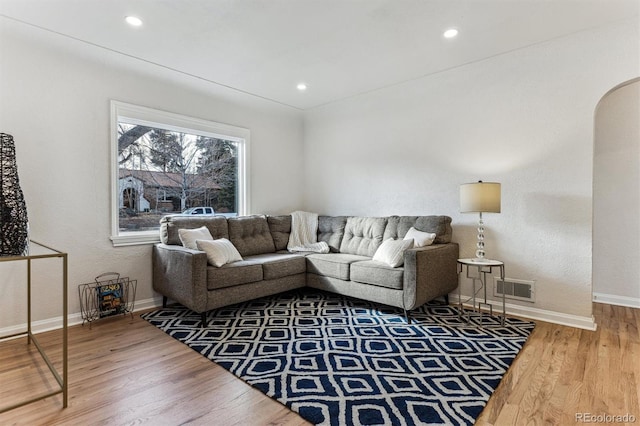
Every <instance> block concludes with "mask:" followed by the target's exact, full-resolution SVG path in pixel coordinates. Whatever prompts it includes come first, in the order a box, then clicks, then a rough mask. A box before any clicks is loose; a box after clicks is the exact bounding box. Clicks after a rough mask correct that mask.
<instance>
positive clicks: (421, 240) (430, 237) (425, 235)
mask: <svg viewBox="0 0 640 426" xmlns="http://www.w3.org/2000/svg"><path fill="white" fill-rule="evenodd" d="M404 239H405V240H413V246H414V247H416V248H417V247H425V246H430V245H431V244H433V242H434V241H435V239H436V234H432V233H431V232H422V231H418V230H417V229H416V228H414V227H413V226H412V227H411V228H409V230H408V231H407V235H405V236H404Z"/></svg>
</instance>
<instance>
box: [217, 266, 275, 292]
mask: <svg viewBox="0 0 640 426" xmlns="http://www.w3.org/2000/svg"><path fill="white" fill-rule="evenodd" d="M263 276H264V275H263V273H262V264H261V263H260V262H255V261H253V260H241V261H239V262H233V263H227V264H226V265H224V266H221V267H220V268H217V267H215V266H207V289H209V290H215V289H218V288H225V287H233V286H234V285H240V284H247V283H252V282H256V281H262V278H263Z"/></svg>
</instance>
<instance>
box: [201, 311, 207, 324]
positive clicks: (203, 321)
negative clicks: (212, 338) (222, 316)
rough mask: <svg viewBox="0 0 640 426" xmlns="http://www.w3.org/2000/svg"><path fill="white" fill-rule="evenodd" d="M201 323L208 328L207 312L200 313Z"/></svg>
mask: <svg viewBox="0 0 640 426" xmlns="http://www.w3.org/2000/svg"><path fill="white" fill-rule="evenodd" d="M200 321H202V327H206V326H207V313H206V312H202V313H200Z"/></svg>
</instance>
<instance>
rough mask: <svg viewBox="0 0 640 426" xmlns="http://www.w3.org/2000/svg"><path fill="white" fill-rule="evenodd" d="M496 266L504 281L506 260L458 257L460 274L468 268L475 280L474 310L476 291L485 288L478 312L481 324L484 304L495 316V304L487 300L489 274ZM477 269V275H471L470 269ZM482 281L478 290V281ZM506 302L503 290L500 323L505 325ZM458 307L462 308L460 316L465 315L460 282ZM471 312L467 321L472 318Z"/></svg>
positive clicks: (474, 310)
mask: <svg viewBox="0 0 640 426" xmlns="http://www.w3.org/2000/svg"><path fill="white" fill-rule="evenodd" d="M494 268H498V269H499V270H500V279H501V280H502V282H503V283H504V262H501V261H499V260H491V259H458V276H459V275H460V274H461V273H462V271H463V270H465V269H466V276H467V278H469V279H471V280H472V281H473V296H472V298H473V309H472V311H473V312H476V292H477V291H478V290H480V289H483V292H484V302H482V301H478V304H477V307H478V308H477V312H478V313H479V314H480V324H481V325H482V314H483V311H482V306H488V307H489V315H491V316H493V305H492V304H491V303H488V302H487V274H490V273H491V272H492V271H493V269H494ZM473 270H476V271H477V275H475V274H474V275H471V274H470V271H473ZM478 282H479V283H480V286H481V287H479V288H478V289H477V290H476V283H478ZM503 290H504V289H503ZM505 305H506V303H505V298H504V291H503V292H502V317H501V318H500V325H503V326H504V319H505V316H506V306H505ZM458 307H459V309H460V317H462V316H463V312H464V310H463V309H462V295H461V291H460V284H459V283H458ZM470 317H471V313H470V312H469V313H468V314H467V321H469V320H470Z"/></svg>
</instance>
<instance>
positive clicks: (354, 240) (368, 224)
mask: <svg viewBox="0 0 640 426" xmlns="http://www.w3.org/2000/svg"><path fill="white" fill-rule="evenodd" d="M386 225H387V218H386V217H349V218H348V219H347V223H346V225H345V228H344V237H343V238H342V243H341V244H340V253H347V254H357V255H360V256H369V257H373V255H374V254H375V252H376V250H377V249H378V247H380V244H382V239H383V237H384V230H385V227H386Z"/></svg>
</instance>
